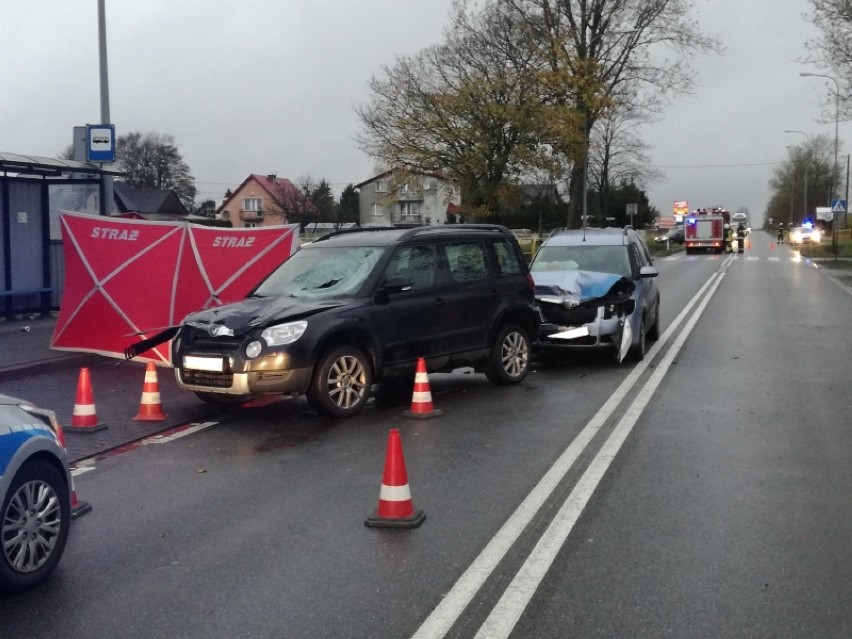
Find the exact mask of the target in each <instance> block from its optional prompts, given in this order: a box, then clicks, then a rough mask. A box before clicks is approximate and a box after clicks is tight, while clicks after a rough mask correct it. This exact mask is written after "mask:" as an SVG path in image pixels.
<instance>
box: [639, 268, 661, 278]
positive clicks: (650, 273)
mask: <svg viewBox="0 0 852 639" xmlns="http://www.w3.org/2000/svg"><path fill="white" fill-rule="evenodd" d="M659 274H660V272H659V271H658V270H657V268H656V267H654V266H643V267H642V268H640V269H639V277H657V275H659Z"/></svg>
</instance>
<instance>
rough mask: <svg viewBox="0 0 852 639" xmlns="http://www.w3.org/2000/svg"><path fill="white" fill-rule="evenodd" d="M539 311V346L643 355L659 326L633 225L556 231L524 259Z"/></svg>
mask: <svg viewBox="0 0 852 639" xmlns="http://www.w3.org/2000/svg"><path fill="white" fill-rule="evenodd" d="M530 271H531V273H532V277H533V280H534V282H535V296H536V302H537V303H538V307H539V310H540V312H541V315H542V324H541V329H540V331H539V346H540V347H541V348H543V349H545V350H547V349H581V348H588V349H609V350H610V351H611V352H612V354H613V356H614V357H615V359H616V360H617V361H618V362H621V361H623V360H624V359H625V357H627V356H630V357H631V359H634V360H641V359H643V358H644V357H645V341H646V340H651V341H655V340H656V339H658V338H659V334H660V294H659V291H658V290H657V284H656V277H657V275H658V271H657V269H656V268H655V267H654V265H653V261H652V259H651V255H650V253H649V252H648V248H647V247H646V246H645V243H644V242H643V241H642V238H640V237H639V234H638V233H636V231H634V230H633V229H631V228H625V229H615V228H611V229H585V230H583V229H578V230H558V231H554V232H553V233H552V234H551V235H550V237H548V238H547V239H546V240H545V241H544V242H543V243H542V245H541V247H540V248H539V250H538V252H537V253H536V256H535V258H534V259H533V261H532V264H531V265H530Z"/></svg>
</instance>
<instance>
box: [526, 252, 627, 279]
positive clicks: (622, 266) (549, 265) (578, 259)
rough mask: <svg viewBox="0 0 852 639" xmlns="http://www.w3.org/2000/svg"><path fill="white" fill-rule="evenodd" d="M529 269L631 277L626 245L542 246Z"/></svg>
mask: <svg viewBox="0 0 852 639" xmlns="http://www.w3.org/2000/svg"><path fill="white" fill-rule="evenodd" d="M530 270H532V271H533V272H536V271H572V270H580V271H598V272H600V273H615V274H616V275H623V276H625V277H632V276H633V273H632V268H631V262H630V257H629V256H628V253H627V247H626V246H621V245H618V246H616V245H613V246H580V245H577V246H542V247H541V250H539V252H538V255H536V258H535V261H533V263H532V265H531V267H530Z"/></svg>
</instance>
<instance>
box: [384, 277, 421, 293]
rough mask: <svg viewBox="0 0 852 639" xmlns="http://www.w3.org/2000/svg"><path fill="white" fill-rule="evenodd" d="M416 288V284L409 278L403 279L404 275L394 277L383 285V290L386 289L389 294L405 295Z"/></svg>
mask: <svg viewBox="0 0 852 639" xmlns="http://www.w3.org/2000/svg"><path fill="white" fill-rule="evenodd" d="M413 287H414V284H413V283H412V282H411V280H410V279H408V278H407V277H403V276H402V275H392V276H391V277H389V278H387V279H386V280H385V282H384V284H382V288H383V289H385V290H386V291H387V292H388V293H403V292H405V291H410V290H411V289H412V288H413Z"/></svg>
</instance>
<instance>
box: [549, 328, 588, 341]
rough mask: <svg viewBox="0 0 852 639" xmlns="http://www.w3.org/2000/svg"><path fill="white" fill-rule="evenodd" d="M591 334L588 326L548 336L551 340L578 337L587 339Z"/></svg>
mask: <svg viewBox="0 0 852 639" xmlns="http://www.w3.org/2000/svg"><path fill="white" fill-rule="evenodd" d="M588 334H589V327H588V326H578V327H577V328H569V329H568V330H567V331H561V332H559V333H553V334H552V335H548V337H550V338H551V339H577V338H578V337H586V336H588Z"/></svg>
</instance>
